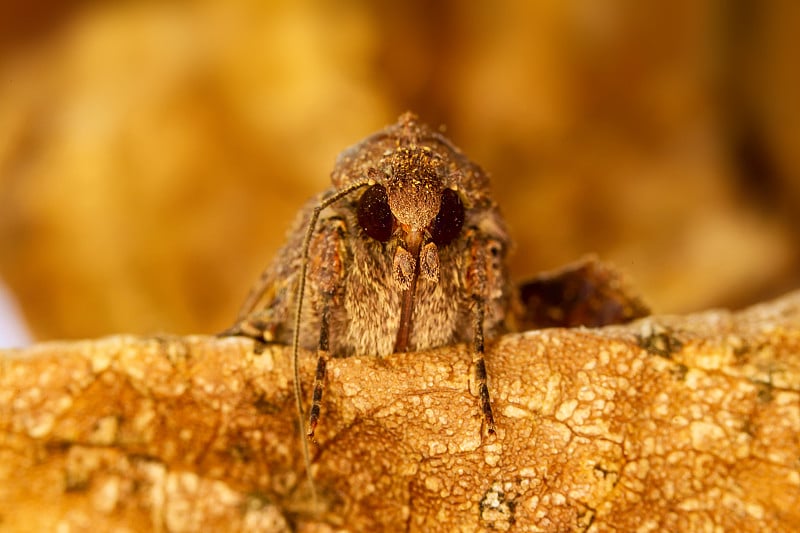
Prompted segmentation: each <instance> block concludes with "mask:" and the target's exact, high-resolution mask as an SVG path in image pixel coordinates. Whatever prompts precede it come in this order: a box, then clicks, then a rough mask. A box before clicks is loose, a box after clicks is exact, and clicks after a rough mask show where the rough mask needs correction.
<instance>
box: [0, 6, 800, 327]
mask: <svg viewBox="0 0 800 533" xmlns="http://www.w3.org/2000/svg"><path fill="white" fill-rule="evenodd" d="M5 4H8V5H5ZM12 4H15V5H12ZM16 4H19V5H16ZM798 50H800V3H798V2H794V1H792V0H776V1H773V2H764V3H759V2H747V1H737V2H725V1H721V0H717V1H712V0H678V1H657V2H637V1H634V0H627V1H626V0H611V1H607V2H594V1H591V0H546V1H525V0H515V1H510V0H509V1H499V2H494V3H488V2H487V3H479V2H459V1H454V0H451V1H444V2H425V1H418V0H417V1H408V2H387V1H379V2H367V1H361V2H359V1H352V2H302V1H301V2H298V1H249V2H248V1H235V2H208V1H206V2H203V1H199V2H193V3H166V2H114V3H110V2H108V3H101V2H87V1H84V2H60V3H56V2H47V1H39V2H33V3H27V4H26V3H23V2H14V3H10V2H5V3H3V4H2V7H0V282H1V283H2V284H5V285H6V286H7V287H8V288H9V290H10V292H11V294H12V296H13V298H14V299H15V300H16V302H17V304H18V305H19V308H20V309H21V311H22V314H23V316H24V319H25V322H26V324H27V327H28V328H29V329H30V331H31V332H32V334H33V336H34V338H36V339H48V338H78V337H94V336H98V335H104V334H108V333H113V332H130V333H159V332H169V333H191V332H196V333H212V332H215V331H219V330H221V329H223V328H224V327H226V326H228V325H229V324H230V323H231V321H232V320H233V318H234V316H235V313H236V310H237V307H238V305H239V303H240V302H241V301H242V299H243V298H244V295H245V293H246V291H247V289H248V287H249V286H250V285H251V284H252V283H253V282H254V281H255V279H256V277H257V276H258V274H259V272H260V271H261V269H262V268H263V267H264V266H265V265H266V264H267V263H268V262H269V261H270V260H271V259H272V256H273V255H274V253H275V251H276V249H277V247H278V246H279V245H280V244H281V243H282V241H283V239H284V235H285V232H286V230H287V228H288V225H289V223H290V221H291V219H292V217H293V215H294V214H295V213H296V212H297V210H298V209H299V208H300V206H301V205H302V203H303V202H304V201H305V200H306V199H307V198H309V197H310V196H312V195H314V194H316V193H318V192H320V191H322V190H324V189H325V188H327V187H328V186H329V181H328V175H329V172H330V170H331V168H332V165H333V161H334V159H335V157H336V155H337V153H338V152H339V151H341V150H342V149H344V148H345V147H347V146H349V145H350V144H353V143H355V142H356V141H358V140H360V139H361V138H363V137H365V136H366V135H368V134H369V133H371V132H373V131H374V130H377V129H379V128H382V127H383V126H384V125H386V124H388V123H391V122H393V121H394V120H395V119H396V117H397V115H399V114H400V113H401V112H403V111H406V110H413V111H415V112H417V113H418V114H419V115H420V116H421V117H422V119H423V120H424V121H426V122H428V123H430V124H431V125H433V126H439V125H446V127H447V134H448V136H450V137H451V139H452V140H453V141H454V142H455V143H456V144H457V145H458V146H460V147H461V148H462V149H463V150H464V151H465V152H466V153H467V154H468V155H469V156H470V157H471V158H472V159H473V160H475V161H476V162H478V163H479V164H481V165H482V166H483V167H484V168H485V169H486V170H487V171H488V172H489V173H490V174H491V176H492V177H493V183H494V191H495V194H496V198H497V201H498V203H499V204H500V206H501V208H502V210H503V213H504V214H505V216H506V217H507V220H508V225H509V228H510V231H511V234H512V236H513V238H514V239H515V241H516V249H515V251H514V255H513V257H512V260H511V263H512V273H513V275H514V277H515V278H516V279H518V280H521V279H524V278H526V277H529V276H531V275H533V274H535V273H536V272H538V271H541V270H546V269H552V268H554V267H557V266H559V265H561V264H564V263H567V262H569V261H572V260H574V259H577V258H578V257H580V256H582V255H584V254H586V253H591V252H596V253H598V254H599V255H600V256H601V258H603V259H606V260H609V261H612V262H614V263H616V264H617V265H618V266H619V267H620V268H621V270H623V271H624V272H625V273H626V274H627V275H628V279H629V281H630V282H631V284H632V285H633V286H635V287H636V288H637V289H638V292H639V293H640V294H641V295H642V296H643V298H644V299H645V300H646V301H647V302H648V303H650V304H651V306H652V307H653V308H654V310H656V311H659V312H686V311H692V310H699V309H703V308H706V307H710V306H732V307H740V306H743V305H746V304H749V303H753V302H755V301H758V300H760V299H763V298H768V297H771V296H775V295H778V294H780V293H782V292H785V291H787V290H790V289H792V288H796V287H798V286H800V268H799V267H800V239H799V237H800V235H799V233H800V231H799V230H798V228H800V105H798V95H799V94H800V68H799V67H798V61H797V57H796V54H797V51H798Z"/></svg>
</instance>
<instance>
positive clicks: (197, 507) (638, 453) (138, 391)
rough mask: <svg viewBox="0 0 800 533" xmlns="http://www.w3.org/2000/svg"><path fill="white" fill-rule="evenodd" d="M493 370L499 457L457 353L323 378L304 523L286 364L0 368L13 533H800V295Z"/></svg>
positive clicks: (653, 320) (141, 354)
mask: <svg viewBox="0 0 800 533" xmlns="http://www.w3.org/2000/svg"><path fill="white" fill-rule="evenodd" d="M312 363H313V357H312V356H311V355H310V354H304V356H303V358H302V373H303V375H304V376H305V379H306V380H308V381H307V382H306V383H305V385H306V387H308V385H309V382H310V378H311V372H312ZM487 364H488V367H489V374H490V380H491V381H490V388H491V391H492V398H493V401H494V406H495V410H496V413H497V435H496V436H495V437H489V436H487V435H485V434H484V432H482V428H481V423H482V422H481V421H482V419H481V417H480V413H479V410H478V402H477V399H476V398H475V397H474V396H473V395H472V394H471V393H470V385H471V384H470V379H469V376H470V365H469V355H468V351H467V350H466V348H463V347H452V348H446V349H440V350H435V351H430V352H424V353H411V354H397V355H392V356H389V357H386V358H383V359H377V358H370V357H353V358H347V359H335V360H332V361H331V362H330V363H329V367H328V385H327V389H326V395H325V398H324V401H323V418H322V420H321V422H320V426H319V428H318V431H317V438H318V445H317V446H315V447H314V448H313V475H314V479H315V480H316V485H317V489H318V491H319V495H320V504H321V506H322V507H323V510H322V511H321V513H320V514H319V515H317V516H315V515H313V514H312V513H311V508H312V505H311V502H310V501H309V498H308V496H309V492H308V485H307V481H306V478H305V474H304V472H303V467H302V459H301V454H300V452H299V448H298V437H297V435H296V431H295V428H296V414H295V411H294V407H293V405H294V404H293V398H292V392H291V377H290V375H291V372H290V363H289V350H288V349H286V348H284V347H279V346H272V347H268V348H267V350H266V351H265V352H264V353H262V354H261V355H254V354H253V353H252V351H251V343H250V342H249V341H245V340H242V339H224V340H218V339H214V338H209V337H164V338H141V337H131V336H117V337H109V338H105V339H100V340H94V341H82V342H73V343H47V344H40V345H37V346H34V347H32V348H30V349H26V350H17V351H4V352H0V501H2V502H3V506H2V510H0V529H2V530H3V531H53V530H56V529H57V528H60V527H65V528H66V527H67V526H68V529H67V530H83V529H89V528H91V529H94V530H119V531H153V530H155V531H167V530H168V531H197V530H214V531H280V530H286V529H287V528H289V527H293V526H296V527H298V528H299V529H301V530H303V531H331V530H333V529H342V530H347V531H365V530H376V529H385V530H399V531H404V530H410V531H480V530H496V531H498V530H499V531H528V530H532V529H533V530H547V531H554V530H558V531H581V530H585V529H587V528H589V527H591V530H592V531H616V530H625V531H632V530H637V529H638V530H645V531H647V530H652V531H667V530H669V531H709V530H714V529H715V528H717V530H723V531H796V530H797V529H798V527H800V512H799V511H798V510H799V509H800V468H799V467H798V457H799V456H800V293H793V294H790V295H787V296H786V297H784V298H782V299H780V300H776V301H773V302H769V303H765V304H762V305H759V306H756V307H752V308H750V309H747V310H745V311H743V312H740V313H733V314H732V313H729V312H726V311H709V312H705V313H701V314H696V315H691V316H653V317H649V318H646V319H643V320H640V321H637V322H634V323H632V324H630V325H626V326H613V327H606V328H601V329H570V330H560V329H550V330H540V331H533V332H528V333H523V334H514V335H508V336H505V337H503V338H501V339H499V340H498V341H497V342H496V343H494V344H492V345H491V346H490V348H489V350H488V352H487ZM473 388H474V387H473Z"/></svg>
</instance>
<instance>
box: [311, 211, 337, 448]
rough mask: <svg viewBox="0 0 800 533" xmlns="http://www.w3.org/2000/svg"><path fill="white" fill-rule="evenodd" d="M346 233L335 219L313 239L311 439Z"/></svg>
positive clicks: (329, 221)
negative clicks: (315, 332)
mask: <svg viewBox="0 0 800 533" xmlns="http://www.w3.org/2000/svg"><path fill="white" fill-rule="evenodd" d="M345 233H346V228H345V224H344V221H343V220H341V219H338V218H332V219H328V220H326V221H324V222H323V223H322V224H321V227H320V231H319V233H317V234H316V235H315V237H314V239H313V241H312V242H311V245H310V251H311V252H312V255H311V257H312V260H311V263H310V265H309V266H310V269H309V284H310V286H311V287H312V288H313V289H315V291H314V292H316V294H317V295H318V297H317V300H318V301H317V305H318V308H319V311H320V313H319V316H320V325H319V342H318V344H317V370H316V372H315V374H314V392H313V395H312V397H311V409H310V410H309V415H308V428H307V431H306V435H307V436H308V437H309V438H311V437H313V436H314V431H315V430H316V428H317V423H318V422H319V417H320V410H321V404H322V393H323V390H324V387H325V369H326V367H327V364H328V358H329V357H330V316H331V308H332V306H336V305H339V304H340V303H341V296H342V292H343V290H344V278H345V254H346V246H345Z"/></svg>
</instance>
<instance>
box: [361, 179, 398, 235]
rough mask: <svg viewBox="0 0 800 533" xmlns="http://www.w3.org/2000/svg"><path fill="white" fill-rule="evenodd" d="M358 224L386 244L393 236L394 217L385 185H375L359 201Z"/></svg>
mask: <svg viewBox="0 0 800 533" xmlns="http://www.w3.org/2000/svg"><path fill="white" fill-rule="evenodd" d="M356 214H357V216H358V224H359V225H360V226H361V229H363V230H364V232H365V233H366V234H367V235H369V236H370V237H372V238H373V239H375V240H376V241H380V242H386V241H388V240H389V239H390V238H391V236H392V223H393V222H394V215H392V210H391V209H389V200H388V197H387V196H386V189H385V188H384V187H383V185H373V186H372V187H370V188H369V189H367V190H366V191H365V192H364V194H362V195H361V199H360V200H359V201H358V209H357V211H356Z"/></svg>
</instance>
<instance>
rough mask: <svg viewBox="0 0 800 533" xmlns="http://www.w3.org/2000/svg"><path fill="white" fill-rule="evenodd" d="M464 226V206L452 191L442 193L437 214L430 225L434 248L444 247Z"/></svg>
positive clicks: (446, 190)
mask: <svg viewBox="0 0 800 533" xmlns="http://www.w3.org/2000/svg"><path fill="white" fill-rule="evenodd" d="M463 226H464V204H463V203H461V198H459V197H458V193H457V192H456V191H454V190H453V189H445V190H444V191H442V202H441V204H440V205H439V213H438V214H437V215H436V218H435V219H434V220H433V223H432V224H431V240H433V242H434V243H436V246H446V245H448V244H450V243H451V242H452V241H453V239H455V238H456V237H458V235H459V233H461V228H462V227H463Z"/></svg>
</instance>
